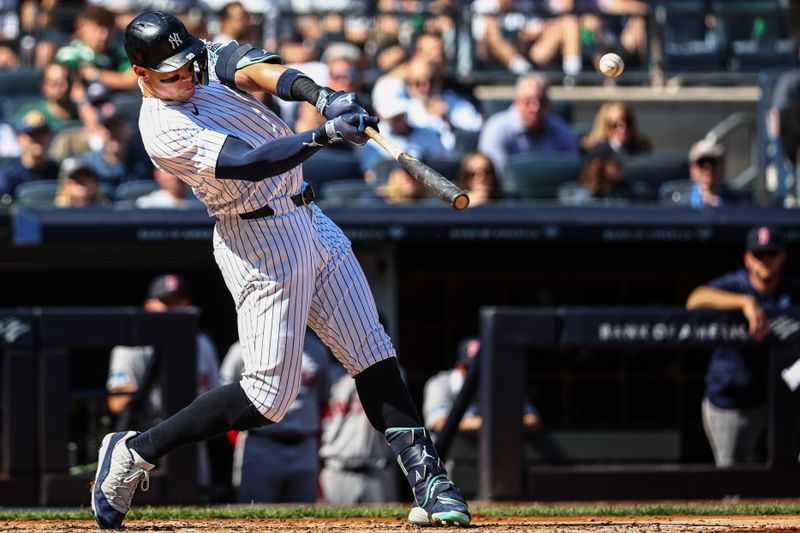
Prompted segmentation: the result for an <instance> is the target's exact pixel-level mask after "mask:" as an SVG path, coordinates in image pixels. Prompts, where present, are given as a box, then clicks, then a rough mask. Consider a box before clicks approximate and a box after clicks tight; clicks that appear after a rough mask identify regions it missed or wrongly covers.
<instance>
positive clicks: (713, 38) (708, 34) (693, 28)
mask: <svg viewBox="0 0 800 533" xmlns="http://www.w3.org/2000/svg"><path fill="white" fill-rule="evenodd" d="M705 8H706V6H705V2H704V0H681V1H671V2H665V3H664V4H661V5H659V6H658V8H657V10H656V19H657V20H658V19H661V20H662V24H663V26H662V29H663V40H664V59H663V68H664V71H665V72H668V73H674V72H686V71H689V72H691V71H695V72H709V71H712V72H713V71H721V70H724V69H725V58H726V53H725V47H724V44H723V36H722V35H721V33H720V30H719V29H718V28H717V27H714V28H706V26H705V22H704V13H705Z"/></svg>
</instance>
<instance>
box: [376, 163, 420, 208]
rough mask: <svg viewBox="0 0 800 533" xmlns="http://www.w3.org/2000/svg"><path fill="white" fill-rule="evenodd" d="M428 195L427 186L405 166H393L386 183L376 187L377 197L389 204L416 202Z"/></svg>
mask: <svg viewBox="0 0 800 533" xmlns="http://www.w3.org/2000/svg"><path fill="white" fill-rule="evenodd" d="M426 196H427V194H426V191H425V187H424V186H423V185H422V184H421V183H420V182H418V181H417V180H415V179H414V178H413V176H411V174H409V173H408V172H407V171H406V170H405V169H404V168H401V167H397V168H393V169H392V170H391V172H389V176H388V177H387V178H386V183H384V184H383V185H380V186H379V187H377V188H376V189H375V197H376V198H377V199H380V200H382V201H384V202H386V203H387V204H392V205H407V204H414V203H417V202H419V201H420V200H422V199H424V198H425V197H426Z"/></svg>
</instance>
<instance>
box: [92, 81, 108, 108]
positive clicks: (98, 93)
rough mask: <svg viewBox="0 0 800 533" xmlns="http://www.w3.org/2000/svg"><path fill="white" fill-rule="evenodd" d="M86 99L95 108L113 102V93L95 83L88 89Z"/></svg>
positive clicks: (97, 82)
mask: <svg viewBox="0 0 800 533" xmlns="http://www.w3.org/2000/svg"><path fill="white" fill-rule="evenodd" d="M86 99H87V100H88V101H89V103H91V104H92V105H93V106H99V105H100V104H103V103H105V102H110V101H111V91H109V90H108V87H106V86H105V85H103V84H102V83H100V82H99V81H95V82H92V83H90V84H89V85H88V86H87V87H86Z"/></svg>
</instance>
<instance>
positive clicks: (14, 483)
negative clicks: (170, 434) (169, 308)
mask: <svg viewBox="0 0 800 533" xmlns="http://www.w3.org/2000/svg"><path fill="white" fill-rule="evenodd" d="M196 331H197V313H196V312H179V313H178V312H165V313H147V312H144V311H143V310H141V309H135V308H33V309H0V362H2V372H0V380H1V381H0V387H1V388H0V390H1V391H2V393H1V396H0V402H2V403H0V430H1V434H0V503H2V505H9V506H30V505H43V506H71V505H86V504H88V502H89V499H88V498H89V483H90V480H91V478H92V477H93V469H91V468H85V469H83V471H78V472H77V473H76V471H75V469H74V468H72V469H71V467H74V466H75V465H73V464H72V463H73V462H74V455H75V450H74V449H72V448H73V447H74V444H71V442H74V440H75V435H74V430H71V428H70V420H71V419H72V420H73V421H74V420H75V417H76V416H77V417H84V418H85V417H91V416H95V415H96V413H94V412H91V411H87V410H85V407H82V406H83V405H85V403H82V402H81V401H80V400H81V399H83V400H85V399H86V397H87V396H92V395H94V396H95V397H96V399H99V400H100V401H101V402H104V400H105V397H106V394H105V391H104V388H103V387H104V382H103V383H101V384H99V385H95V388H94V390H87V388H86V386H85V385H82V381H85V380H81V379H80V377H81V376H80V374H81V373H83V372H84V371H86V372H87V373H89V372H93V373H95V374H97V369H96V368H91V365H96V364H97V359H96V358H90V357H88V356H86V355H85V354H86V353H87V350H90V351H91V350H94V351H95V352H97V351H98V350H99V351H100V352H102V353H105V350H106V349H108V350H110V348H111V347H113V346H115V345H125V346H139V345H147V346H153V347H154V348H155V353H156V356H155V357H156V359H157V360H158V361H159V363H158V367H159V369H160V371H159V373H158V378H157V383H158V384H159V385H160V388H161V401H162V406H163V407H162V408H163V411H164V414H171V413H174V412H176V411H178V410H179V409H181V408H182V407H184V406H185V405H187V404H188V403H189V402H190V401H191V400H192V399H193V398H194V396H195V391H196V385H195V378H194V376H195V365H196V362H195V350H196V340H195V336H196ZM103 368H105V369H107V368H108V367H107V364H106V366H105V367H103ZM97 387H101V388H100V389H98V388H97ZM76 410H77V412H76ZM81 437H86V436H85V435H81ZM100 438H102V435H95V440H97V442H95V443H93V444H94V446H99V443H100V442H99V439H100ZM92 454H95V455H94V460H95V461H96V448H94V449H93V450H90V451H89V452H88V458H89V459H88V461H89V463H90V464H89V465H84V466H91V458H92ZM197 471H198V469H197V450H196V447H195V446H184V447H182V448H179V449H177V450H174V451H172V452H170V453H169V454H168V455H167V456H166V457H165V458H164V459H162V460H161V461H160V463H159V468H158V469H157V470H155V471H154V472H153V474H152V475H151V484H150V490H149V491H148V492H144V493H142V494H141V495H140V496H139V498H138V499H139V500H141V501H142V502H149V503H173V504H178V503H196V502H197V501H198V486H197Z"/></svg>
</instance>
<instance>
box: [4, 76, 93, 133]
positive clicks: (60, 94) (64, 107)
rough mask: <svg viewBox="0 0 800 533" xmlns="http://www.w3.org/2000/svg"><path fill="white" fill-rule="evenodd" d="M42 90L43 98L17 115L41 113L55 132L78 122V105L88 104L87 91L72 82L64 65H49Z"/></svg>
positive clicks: (43, 79) (80, 85) (22, 108)
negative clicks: (73, 122) (30, 112)
mask: <svg viewBox="0 0 800 533" xmlns="http://www.w3.org/2000/svg"><path fill="white" fill-rule="evenodd" d="M40 89H41V92H42V97H43V98H42V99H41V100H37V101H35V102H31V103H28V104H25V105H23V106H22V107H21V108H20V109H19V111H17V113H16V114H17V115H20V116H21V115H24V114H25V113H27V112H28V111H32V110H36V111H39V112H41V113H42V115H44V118H45V120H46V121H47V123H48V124H49V125H50V128H52V129H53V130H58V129H60V128H61V127H62V126H63V125H64V123H66V122H70V121H73V120H78V106H77V104H78V103H81V104H83V103H86V100H85V91H84V90H83V85H82V84H80V83H75V84H73V83H72V82H71V80H70V72H69V70H68V69H67V68H66V67H65V66H64V65H60V64H58V63H50V64H49V65H47V66H46V67H45V68H44V72H42V84H41V86H40Z"/></svg>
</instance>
